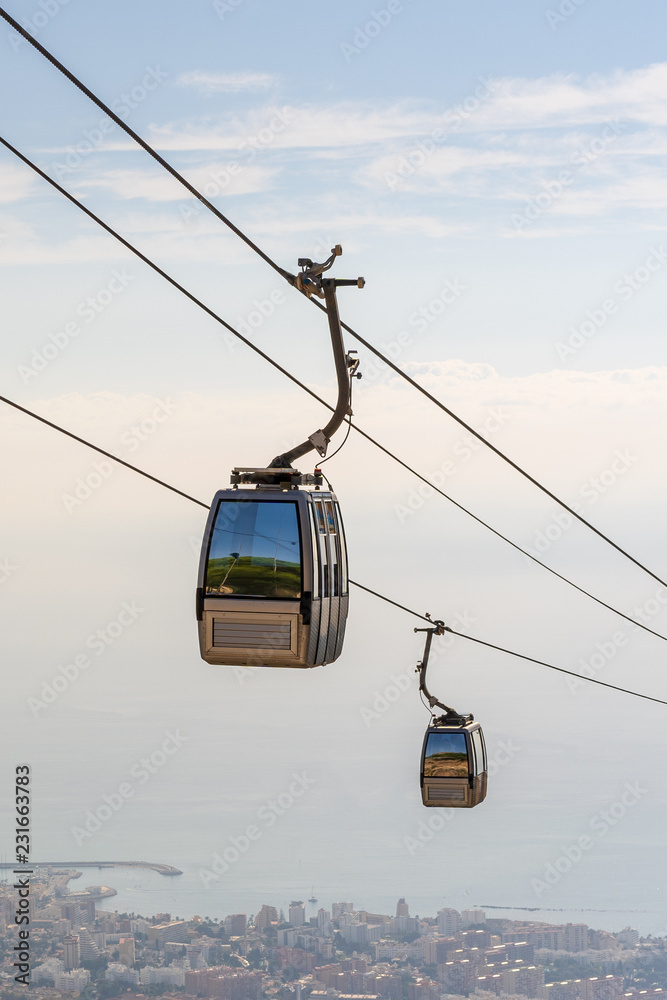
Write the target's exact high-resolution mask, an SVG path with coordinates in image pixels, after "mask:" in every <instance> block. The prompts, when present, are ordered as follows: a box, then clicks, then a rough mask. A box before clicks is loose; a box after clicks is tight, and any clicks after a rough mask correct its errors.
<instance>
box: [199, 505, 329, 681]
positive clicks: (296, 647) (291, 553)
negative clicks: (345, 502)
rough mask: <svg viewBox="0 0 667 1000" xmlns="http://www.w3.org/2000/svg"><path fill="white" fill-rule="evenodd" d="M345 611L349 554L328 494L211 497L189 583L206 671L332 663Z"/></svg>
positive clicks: (311, 665)
mask: <svg viewBox="0 0 667 1000" xmlns="http://www.w3.org/2000/svg"><path fill="white" fill-rule="evenodd" d="M347 609H348V575H347V551H346V548H345V536H344V533H343V522H342V520H341V516H340V510H339V507H338V501H337V500H336V497H335V495H334V494H333V493H331V492H324V491H319V490H307V489H298V488H294V487H291V488H287V489H284V488H279V487H276V486H268V487H266V486H261V485H260V486H258V487H256V488H254V489H252V488H250V489H226V490H220V491H219V492H218V493H216V495H215V497H214V499H213V503H212V505H211V510H210V513H209V518H208V522H207V525H206V531H205V533H204V540H203V545H202V554H201V559H200V564H199V579H198V585H197V618H198V621H199V646H200V650H201V655H202V657H203V658H204V659H205V660H206V662H207V663H219V664H230V665H235V666H253V667H254V666H264V667H316V666H319V665H320V664H323V663H331V662H332V661H333V660H335V659H337V657H338V656H339V655H340V653H341V650H342V648H343V637H344V635H345V623H346V620H347Z"/></svg>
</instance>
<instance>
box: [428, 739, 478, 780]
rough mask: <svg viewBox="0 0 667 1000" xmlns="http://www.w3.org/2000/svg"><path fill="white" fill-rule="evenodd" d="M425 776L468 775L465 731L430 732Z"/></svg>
mask: <svg viewBox="0 0 667 1000" xmlns="http://www.w3.org/2000/svg"><path fill="white" fill-rule="evenodd" d="M424 777H425V778H467V777H468V751H467V750H466V738H465V735H464V733H430V734H429V737H428V740H427V742H426V754H425V755H424Z"/></svg>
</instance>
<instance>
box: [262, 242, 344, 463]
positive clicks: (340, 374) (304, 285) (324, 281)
mask: <svg viewBox="0 0 667 1000" xmlns="http://www.w3.org/2000/svg"><path fill="white" fill-rule="evenodd" d="M342 252H343V251H342V249H341V247H340V245H337V246H335V247H334V248H333V250H332V251H331V257H329V258H328V260H326V261H325V262H324V263H323V264H314V263H313V262H312V260H308V259H307V258H301V259H300V260H299V265H300V266H301V267H302V268H303V270H302V272H301V274H298V275H296V277H295V279H294V284H295V285H296V287H297V288H298V289H299V290H300V291H302V292H304V294H306V295H308V296H309V297H310V296H311V295H317V296H319V297H320V298H323V299H324V301H325V303H326V309H327V318H328V320H329V332H330V334H331V346H332V348H333V356H334V363H335V366H336V379H337V382H338V401H337V403H336V408H335V410H334V412H333V414H332V415H331V419H330V420H329V422H328V423H327V425H326V426H325V427H323V428H321V429H320V430H317V431H315V432H314V433H313V434H311V435H310V436H309V437H308V440H307V441H304V442H303V444H300V445H297V446H296V447H295V448H291V449H290V451H287V452H285V453H284V454H282V455H277V456H276V457H275V458H274V459H273V461H272V462H271V464H270V465H269V468H271V469H289V468H290V466H291V464H292V462H294V461H296V459H298V458H301V456H302V455H306V454H307V453H308V452H309V451H313V449H314V450H316V451H317V452H318V453H319V455H320V456H321V457H322V458H324V456H325V455H326V453H327V446H328V444H329V441H330V440H331V438H332V437H333V435H334V434H335V433H336V431H337V430H338V428H339V427H340V425H341V424H342V423H343V421H344V420H345V417H346V416H348V415H351V414H350V379H352V378H360V377H361V376H360V375H356V374H355V372H356V368H357V366H358V363H359V362H358V361H357V360H356V359H353V358H352V357H351V356H350V355H349V354H346V353H345V347H344V344H343V330H342V327H341V323H340V315H339V313H338V302H337V299H336V288H337V287H338V286H339V285H356V286H357V287H358V288H363V287H364V279H363V278H354V279H341V278H323V277H322V272H323V271H326V270H328V269H329V268H330V267H331V265H332V264H333V262H334V260H335V259H336V257H339V256H340V254H341V253H342Z"/></svg>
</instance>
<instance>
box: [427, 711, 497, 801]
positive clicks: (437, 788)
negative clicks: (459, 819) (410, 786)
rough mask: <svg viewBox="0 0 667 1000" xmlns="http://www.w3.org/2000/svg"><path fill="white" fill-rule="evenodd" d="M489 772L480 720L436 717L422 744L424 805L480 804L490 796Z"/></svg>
mask: <svg viewBox="0 0 667 1000" xmlns="http://www.w3.org/2000/svg"><path fill="white" fill-rule="evenodd" d="M461 721H462V722H463V720H461ZM486 775H487V763H486V746H485V743H484V734H483V733H482V727H481V726H480V724H479V722H473V721H470V722H467V723H465V724H463V725H448V724H446V723H442V722H441V721H440V720H437V719H434V720H433V724H432V725H430V726H429V727H428V729H427V730H426V735H425V737H424V745H423V747H422V760H421V790H422V802H423V803H424V805H425V806H446V807H448V808H454V809H457V808H458V809H470V808H472V807H473V806H477V805H479V803H480V802H483V801H484V799H485V798H486Z"/></svg>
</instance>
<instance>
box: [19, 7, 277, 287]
mask: <svg viewBox="0 0 667 1000" xmlns="http://www.w3.org/2000/svg"><path fill="white" fill-rule="evenodd" d="M0 17H3V18H4V19H5V21H6V22H7V24H9V25H11V27H12V28H13V29H14V31H16V32H18V34H19V35H21V36H22V37H23V38H25V40H26V42H30V44H31V45H32V46H33V48H35V49H37V51H38V52H41V54H42V55H43V56H44V58H45V59H48V61H49V62H50V63H51V65H52V66H55V68H56V69H57V70H60V72H61V73H62V74H63V76H66V77H67V79H68V80H69V81H70V83H73V84H74V86H75V87H78V89H79V90H80V91H81V92H82V93H83V94H85V95H86V97H87V98H89V99H90V100H91V101H92V102H93V104H96V105H97V107H98V108H99V109H100V110H101V111H103V112H104V114H105V115H108V116H109V118H111V119H112V121H114V122H115V123H116V125H118V126H119V128H121V129H122V130H123V132H125V133H126V134H127V135H129V136H130V138H131V139H134V141H135V142H136V143H138V144H139V145H140V146H141V148H142V149H144V150H145V151H146V152H147V153H148V155H149V156H152V157H153V159H154V160H157V162H158V163H159V164H160V166H161V167H164V169H165V170H167V171H168V172H169V173H170V174H171V175H172V177H174V178H175V179H176V180H177V181H179V182H180V183H181V184H182V185H183V186H184V187H186V188H187V189H188V191H189V192H190V194H191V195H193V197H195V198H196V199H197V201H200V202H201V203H202V204H203V205H205V206H206V208H208V209H209V211H211V212H213V214H214V215H216V216H217V217H218V219H220V221H221V222H224V224H225V225H226V226H228V227H229V229H231V231H232V232H233V233H235V234H236V236H238V237H239V239H242V240H243V242H244V243H245V244H246V245H247V246H249V247H250V249H251V250H254V251H255V253H256V254H259V256H260V257H261V258H262V260H265V261H266V263H267V264H268V265H269V266H270V267H272V268H273V269H274V271H277V272H278V274H280V275H282V277H283V278H287V279H289V278H291V277H292V276H291V275H290V274H289V272H287V271H284V270H283V268H282V267H280V266H279V265H278V264H276V262H275V261H274V260H272V259H271V258H270V257H269V255H268V254H266V253H264V251H263V250H261V249H260V248H259V247H258V246H257V244H256V243H253V241H252V240H251V239H250V237H249V236H246V234H245V233H243V232H242V231H241V230H240V229H239V228H238V226H235V225H234V223H233V222H232V221H231V219H228V218H227V216H226V215H223V214H222V212H221V211H220V210H219V209H217V208H216V207H215V205H213V204H212V203H211V202H210V201H209V200H208V198H206V197H205V196H204V195H203V194H201V192H199V191H198V190H197V189H196V188H195V187H194V186H193V185H192V184H190V182H189V181H187V180H186V179H185V177H184V176H183V175H182V174H180V173H179V172H178V170H176V168H175V167H172V165H171V163H169V162H168V161H167V160H165V158H164V157H163V156H160V154H159V153H158V152H157V151H156V150H155V149H153V147H152V146H150V145H149V144H148V143H147V142H146V141H145V140H144V139H142V138H141V136H140V135H138V134H137V133H136V132H135V131H134V129H133V128H130V126H129V125H128V124H127V122H124V121H123V119H122V118H119V117H118V115H117V114H116V113H115V111H112V110H111V108H110V107H109V105H108V104H105V103H104V101H102V100H100V98H99V97H96V96H95V94H94V93H93V92H92V90H90V89H89V88H88V87H86V85H85V83H83V82H82V81H81V80H79V78H78V77H77V76H75V75H74V73H72V72H70V70H68V69H67V67H66V66H64V65H63V64H62V63H61V62H60V60H59V59H56V57H55V56H54V55H53V54H52V53H51V52H49V50H48V49H46V48H45V47H44V46H43V45H41V44H40V43H39V42H38V41H37V39H36V38H33V36H32V35H31V34H30V32H29V31H26V29H25V28H24V27H23V26H22V25H21V24H19V22H18V21H17V20H16V19H15V18H13V17H12V16H11V14H9V13H7V11H6V10H4V8H3V7H0Z"/></svg>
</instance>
